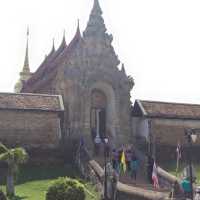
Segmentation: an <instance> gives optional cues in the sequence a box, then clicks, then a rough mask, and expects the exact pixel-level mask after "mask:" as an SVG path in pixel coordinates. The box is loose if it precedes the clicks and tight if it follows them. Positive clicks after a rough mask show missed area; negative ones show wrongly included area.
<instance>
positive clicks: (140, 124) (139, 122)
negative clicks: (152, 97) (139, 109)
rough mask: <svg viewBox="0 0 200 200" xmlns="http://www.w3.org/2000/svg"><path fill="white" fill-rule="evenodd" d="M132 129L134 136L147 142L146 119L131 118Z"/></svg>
mask: <svg viewBox="0 0 200 200" xmlns="http://www.w3.org/2000/svg"><path fill="white" fill-rule="evenodd" d="M132 128H133V135H134V136H136V137H137V136H140V137H144V138H146V140H148V138H149V125H148V119H144V118H139V117H133V119H132Z"/></svg>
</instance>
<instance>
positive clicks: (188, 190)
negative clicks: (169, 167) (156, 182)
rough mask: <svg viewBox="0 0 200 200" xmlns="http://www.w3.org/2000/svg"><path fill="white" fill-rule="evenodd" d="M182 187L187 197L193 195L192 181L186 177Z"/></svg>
mask: <svg viewBox="0 0 200 200" xmlns="http://www.w3.org/2000/svg"><path fill="white" fill-rule="evenodd" d="M181 187H182V190H183V192H184V195H185V198H190V197H191V192H192V188H191V185H190V181H189V180H188V179H187V178H186V177H184V178H183V179H182V181H181Z"/></svg>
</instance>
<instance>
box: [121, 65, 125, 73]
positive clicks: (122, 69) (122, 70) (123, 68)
mask: <svg viewBox="0 0 200 200" xmlns="http://www.w3.org/2000/svg"><path fill="white" fill-rule="evenodd" d="M121 72H123V73H124V74H126V70H125V67H124V63H122V68H121Z"/></svg>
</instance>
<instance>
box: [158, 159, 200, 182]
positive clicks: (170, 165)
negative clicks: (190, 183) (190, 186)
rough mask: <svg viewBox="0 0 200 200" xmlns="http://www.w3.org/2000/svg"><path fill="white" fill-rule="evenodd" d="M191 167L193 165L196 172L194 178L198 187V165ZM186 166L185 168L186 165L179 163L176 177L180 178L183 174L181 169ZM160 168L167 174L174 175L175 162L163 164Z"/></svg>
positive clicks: (199, 170) (199, 166) (199, 164)
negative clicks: (195, 177)
mask: <svg viewBox="0 0 200 200" xmlns="http://www.w3.org/2000/svg"><path fill="white" fill-rule="evenodd" d="M193 165H194V168H195V171H196V176H197V180H196V183H197V184H198V185H200V163H194V164H193ZM186 166H187V164H186V163H180V166H179V169H178V173H177V176H178V177H181V174H182V173H183V169H184V168H185V167H186ZM161 167H162V168H163V169H165V170H166V171H168V172H169V173H171V174H174V175H176V163H175V162H170V163H165V164H163V165H161Z"/></svg>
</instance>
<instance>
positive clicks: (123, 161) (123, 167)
mask: <svg viewBox="0 0 200 200" xmlns="http://www.w3.org/2000/svg"><path fill="white" fill-rule="evenodd" d="M121 166H122V169H123V171H124V172H125V171H126V158H125V153H124V150H123V151H122V156H121Z"/></svg>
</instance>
